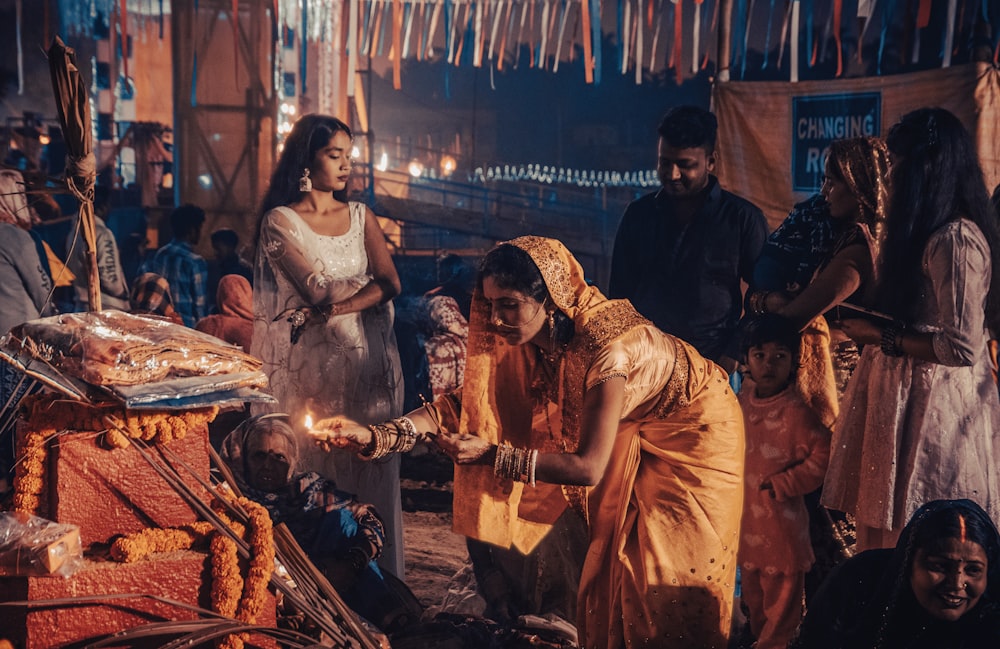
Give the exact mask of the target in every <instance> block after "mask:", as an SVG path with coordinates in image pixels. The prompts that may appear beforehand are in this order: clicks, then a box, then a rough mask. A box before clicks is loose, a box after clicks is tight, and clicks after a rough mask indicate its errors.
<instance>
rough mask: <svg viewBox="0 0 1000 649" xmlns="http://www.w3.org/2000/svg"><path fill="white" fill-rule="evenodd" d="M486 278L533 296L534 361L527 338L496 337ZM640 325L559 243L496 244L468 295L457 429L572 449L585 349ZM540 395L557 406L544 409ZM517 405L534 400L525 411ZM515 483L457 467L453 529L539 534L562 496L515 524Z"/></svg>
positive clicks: (517, 538)
mask: <svg viewBox="0 0 1000 649" xmlns="http://www.w3.org/2000/svg"><path fill="white" fill-rule="evenodd" d="M487 278H491V279H492V281H493V282H494V283H495V284H496V285H497V286H499V287H502V288H504V289H510V290H515V291H518V292H519V293H522V294H523V295H524V297H525V298H526V299H527V300H528V301H529V302H532V303H533V304H532V305H530V306H532V308H533V307H534V304H535V303H537V304H538V305H540V307H539V308H542V309H545V311H546V313H547V314H550V316H551V317H550V318H546V319H547V323H546V324H545V326H544V327H545V328H543V330H542V331H543V333H545V332H547V334H548V336H549V339H550V340H551V343H552V344H551V345H550V346H549V347H550V350H549V352H550V353H549V354H548V356H550V359H549V360H545V361H543V360H540V358H539V350H538V349H537V348H536V347H535V346H534V345H531V344H518V345H509V344H507V343H506V342H505V340H504V337H503V336H502V335H501V334H502V333H503V332H504V322H503V318H502V317H501V318H500V320H501V322H500V323H499V325H498V323H497V322H496V319H497V318H496V317H494V313H493V307H492V306H491V304H490V303H489V302H488V301H487V300H486V299H485V297H484V296H483V291H482V286H483V281H484V280H485V279H487ZM529 310H530V309H529ZM647 322H648V321H646V320H645V319H644V318H643V317H642V316H640V315H639V314H638V313H637V312H636V311H635V309H634V308H632V306H631V304H630V303H629V302H628V301H626V300H608V299H607V298H605V297H604V295H602V294H601V292H600V291H599V290H598V289H597V288H595V287H593V286H591V285H589V284H588V283H587V281H586V278H585V275H584V271H583V267H582V266H581V265H580V263H579V262H578V261H577V260H576V259H575V258H574V257H573V255H572V254H571V253H570V252H569V250H567V248H566V246H564V245H563V244H562V243H561V242H559V241H557V240H555V239H547V238H544V237H535V236H525V237H518V238H516V239H513V240H511V241H507V242H504V243H501V244H500V245H498V246H497V247H495V248H494V249H492V250H491V251H490V252H489V253H487V255H486V256H485V257H484V258H483V260H482V263H481V264H480V268H479V277H478V281H477V288H476V291H475V293H474V294H473V298H472V313H471V317H470V321H469V341H468V355H467V358H466V366H465V379H464V382H463V388H462V405H461V416H460V431H461V432H469V433H472V434H475V435H478V436H480V437H482V438H484V439H486V440H488V441H490V442H492V443H499V442H501V441H506V442H509V443H512V444H514V445H515V446H521V447H530V448H536V449H539V450H540V451H547V452H567V451H569V452H572V451H575V450H576V446H577V443H578V442H579V430H580V414H581V411H582V404H583V383H584V377H585V374H586V371H587V369H588V368H589V365H590V362H591V360H592V358H593V356H594V354H596V353H597V352H598V351H599V350H600V349H601V348H602V347H603V346H604V345H606V344H608V343H609V342H611V341H613V340H614V339H616V338H617V337H620V336H621V335H623V334H624V333H626V332H627V331H629V330H630V329H632V328H633V327H635V326H637V325H640V324H645V323H647ZM507 324H517V323H507ZM543 362H545V363H548V364H550V365H551V367H549V368H548V369H545V368H542V367H541V366H540V365H539V364H540V363H543ZM542 371H545V372H551V373H550V376H549V378H548V379H547V380H546V393H545V395H543V396H540V395H539V392H538V389H537V385H535V384H536V383H537V382H536V381H535V378H536V377H537V376H539V375H540V374H539V373H540V372H542ZM539 399H544V400H546V401H547V402H548V403H551V404H555V406H556V408H554V409H549V408H548V407H547V406H545V405H544V404H541V403H539V402H538V400H539ZM525 404H533V405H535V406H536V407H535V408H534V409H533V408H526V407H525ZM540 408H545V409H547V410H549V415H547V416H546V426H545V430H544V431H541V430H536V427H535V426H534V425H533V424H534V422H533V420H532V415H533V414H534V413H533V411H536V410H539V409H540ZM522 488H523V485H522V484H520V483H514V484H510V483H509V482H500V481H498V480H497V479H496V478H495V477H494V476H493V470H492V467H484V466H475V465H458V466H456V467H455V493H456V494H457V493H467V494H469V497H462V498H456V499H455V503H454V525H455V530H456V532H457V533H459V534H464V535H466V536H471V537H473V538H476V539H479V540H482V541H487V542H489V543H493V544H495V545H499V546H501V547H509V546H511V545H512V544H513V545H516V546H517V547H518V548H519V549H520V550H521V551H522V552H528V551H530V550H531V547H533V543H536V542H537V541H538V540H539V539H540V536H538V535H537V534H538V533H541V534H544V532H545V531H547V530H548V527H547V526H546V525H547V523H551V522H552V520H554V518H552V517H553V516H558V514H559V512H561V511H562V510H563V509H565V502H564V501H563V502H562V507H561V508H557V507H556V506H555V504H553V507H552V511H550V512H547V513H546V515H545V516H540V518H541V519H545V520H539V521H533V523H541V525H534V526H530V525H529V526H524V525H519V524H518V522H517V520H518V504H519V502H520V499H521V491H522ZM569 491H570V490H568V489H564V490H563V492H564V493H566V494H567V497H570V498H575V497H576V496H577V494H573V495H570V494H569ZM574 504H577V503H574ZM522 514H523V512H522ZM549 519H551V520H549ZM531 530H534V532H530V531H531ZM529 532H530V533H529ZM529 537H530V538H529Z"/></svg>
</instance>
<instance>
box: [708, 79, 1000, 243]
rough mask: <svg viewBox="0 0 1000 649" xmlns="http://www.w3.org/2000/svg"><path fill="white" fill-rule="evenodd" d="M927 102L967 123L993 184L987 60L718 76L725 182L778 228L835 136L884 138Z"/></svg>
mask: <svg viewBox="0 0 1000 649" xmlns="http://www.w3.org/2000/svg"><path fill="white" fill-rule="evenodd" d="M924 106H940V107H942V108H946V109H948V110H950V111H951V112H953V113H955V115H957V116H958V118H959V119H961V120H962V122H963V123H964V124H965V126H966V128H968V129H969V132H970V133H972V136H973V139H974V140H975V142H976V147H977V150H978V152H979V159H980V162H981V163H982V166H983V172H984V174H985V177H986V183H987V187H988V188H989V189H990V190H991V191H992V190H993V188H994V187H995V186H996V185H997V183H998V182H1000V70H997V69H995V68H993V66H991V65H988V64H983V63H969V64H966V65H961V66H955V67H951V68H943V69H938V70H929V71H925V72H915V73H912V74H898V75H891V76H885V77H865V78H859V79H836V80H830V81H804V82H800V83H787V82H777V81H765V82H752V81H745V82H744V81H729V82H725V83H716V84H715V86H714V88H713V89H712V109H713V110H714V111H715V114H716V115H717V116H718V118H719V140H718V147H717V148H718V153H719V155H718V164H717V171H718V175H719V180H720V181H721V182H722V186H723V187H725V188H726V189H728V190H729V191H731V192H734V193H736V194H739V195H740V196H743V197H744V198H746V199H748V200H750V201H752V202H753V203H755V204H756V205H757V206H758V207H760V208H761V209H762V210H763V211H764V214H765V215H766V216H767V218H768V221H769V224H770V226H771V227H772V228H775V227H777V226H778V224H779V223H781V221H782V220H783V219H784V218H785V216H787V214H788V212H789V210H790V209H791V208H792V206H793V205H794V204H795V203H796V202H799V201H801V200H804V199H805V198H808V197H809V196H810V195H811V194H813V193H815V192H816V191H818V190H819V187H820V185H821V184H822V176H823V162H824V156H825V150H826V148H827V147H828V146H829V144H830V142H832V141H833V140H836V139H839V138H843V137H854V136H859V135H884V134H885V132H888V130H889V128H890V127H891V126H892V125H893V124H895V123H896V122H897V121H898V120H899V118H900V117H902V116H903V115H904V114H906V113H908V112H909V111H911V110H915V109H917V108H922V107H924Z"/></svg>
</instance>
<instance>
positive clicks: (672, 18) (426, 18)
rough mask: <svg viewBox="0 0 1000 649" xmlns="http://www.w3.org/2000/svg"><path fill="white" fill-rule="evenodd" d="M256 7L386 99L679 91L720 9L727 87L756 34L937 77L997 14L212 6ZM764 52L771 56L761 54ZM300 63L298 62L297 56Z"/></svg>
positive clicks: (800, 1) (656, 0)
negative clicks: (435, 70)
mask: <svg viewBox="0 0 1000 649" xmlns="http://www.w3.org/2000/svg"><path fill="white" fill-rule="evenodd" d="M261 1H264V2H267V3H268V4H269V5H270V7H269V9H270V11H271V13H272V17H273V18H274V19H275V23H276V27H278V28H279V29H276V30H275V31H276V33H277V32H279V31H285V32H287V31H288V30H291V31H294V32H295V33H297V34H300V35H302V36H303V37H304V38H305V39H306V40H308V41H310V42H324V43H335V44H336V47H337V49H338V51H339V52H342V53H344V54H346V55H347V56H348V59H349V60H348V67H349V70H348V72H349V74H348V77H347V78H348V79H351V78H352V77H353V72H354V69H356V66H357V61H358V58H359V57H368V56H371V57H386V58H387V59H389V60H390V61H391V63H392V66H393V81H394V84H395V85H396V87H397V88H398V87H400V76H401V65H402V62H403V61H405V60H415V61H441V60H444V61H446V62H447V63H449V64H452V65H456V66H459V65H471V66H475V67H485V66H490V67H493V68H495V69H496V70H498V71H502V70H505V69H508V68H511V67H528V68H536V69H540V70H548V71H551V72H558V71H559V68H560V65H561V64H563V63H566V62H571V63H576V62H577V61H582V67H583V74H584V78H585V81H586V82H587V83H593V84H598V83H600V81H601V70H602V67H606V69H611V68H610V65H609V66H605V65H604V63H605V61H603V57H604V55H605V54H606V52H605V50H612V51H610V52H607V54H611V55H613V56H614V57H615V59H614V67H613V69H614V70H616V71H618V72H619V73H621V74H622V75H634V78H635V82H636V83H642V82H643V79H644V76H646V75H656V74H661V73H663V72H665V71H668V70H672V71H673V73H674V75H675V77H676V80H677V81H678V83H679V82H682V81H683V80H684V78H685V76H686V75H690V74H695V73H697V72H698V71H700V70H702V69H705V68H706V67H707V66H708V63H709V62H710V61H711V60H713V59H714V58H715V57H716V49H715V47H716V44H717V39H718V35H717V34H718V27H719V25H720V21H721V17H720V12H721V10H722V9H723V8H724V7H725V6H726V5H727V4H728V5H730V6H731V10H732V29H731V32H730V38H731V60H730V66H731V69H732V70H734V71H738V74H736V75H735V76H736V77H737V78H744V77H746V75H747V64H748V60H749V57H748V53H749V51H750V49H751V45H752V44H753V43H752V42H751V34H756V33H760V34H761V35H762V36H763V39H764V48H763V50H764V51H763V63H762V68H767V67H769V66H772V65H773V66H777V67H778V68H784V67H790V68H791V70H792V76H793V80H794V77H795V76H796V74H797V73H796V70H797V68H798V65H799V62H798V58H801V59H802V64H803V65H805V66H808V67H812V66H815V65H816V64H817V62H820V61H835V62H836V76H841V75H842V74H844V72H845V64H846V62H847V60H848V58H849V57H852V56H853V57H856V58H857V59H858V61H859V62H860V61H863V60H864V59H865V58H866V57H870V56H875V57H876V70H877V71H878V72H879V73H880V72H881V63H882V59H883V57H884V55H885V52H886V50H887V47H886V44H887V41H888V40H889V39H890V38H892V37H893V33H892V30H890V26H903V29H902V32H905V33H900V34H897V35H896V37H897V38H901V39H902V40H901V42H902V43H906V44H911V46H912V48H913V49H912V59H913V61H914V62H916V59H917V56H918V52H919V43H920V41H921V39H922V38H923V39H928V38H930V39H940V42H941V47H940V50H939V59H940V64H941V65H942V66H943V67H947V66H948V65H950V63H951V59H952V56H953V55H954V53H955V51H956V47H957V45H958V44H961V43H966V42H969V41H971V40H972V38H973V35H974V34H973V32H974V29H975V26H976V25H977V23H983V22H985V23H987V24H992V22H991V21H993V20H994V19H995V14H997V13H1000V6H998V3H997V2H996V1H995V0H978V1H976V0H966V1H963V2H957V1H955V0H952V1H950V2H948V3H947V8H946V9H945V10H944V11H945V15H944V16H943V18H944V20H943V21H936V20H935V21H932V20H931V15H932V11H931V9H932V6H931V5H932V0H914V1H913V2H899V1H898V0H882V1H881V2H877V1H876V0H858V1H857V2H856V3H845V2H844V1H843V0H831V1H830V2H817V1H816V0H790V1H787V2H783V3H778V2H775V0H770V1H769V3H768V5H767V15H766V24H762V22H763V21H762V20H761V15H762V14H763V9H762V8H760V7H756V5H758V4H761V5H762V3H756V2H755V0H730V1H729V2H728V3H726V2H724V0H227V2H224V3H223V2H221V0H218V2H219V4H220V6H223V5H224V6H227V7H230V9H229V10H230V11H232V12H239V11H240V7H243V8H244V9H245V8H246V7H247V6H249V5H250V3H251V2H261ZM230 2H231V4H230ZM196 4H197V3H196ZM59 6H60V18H61V21H62V24H63V25H64V26H65V27H66V28H67V30H68V31H70V32H77V33H80V32H82V33H91V32H92V31H93V30H94V29H95V22H101V21H103V22H104V24H105V26H108V25H110V26H112V27H113V28H114V29H116V31H118V33H119V34H121V35H124V34H127V33H140V32H141V33H142V34H143V35H144V36H143V37H145V35H146V34H147V33H148V31H147V30H146V29H145V28H146V27H148V26H149V25H150V24H153V25H156V26H158V28H159V34H160V37H161V38H162V37H163V29H164V27H163V26H164V15H165V14H169V12H170V1H169V0H60V3H59ZM755 9H756V10H755ZM855 19H856V20H855ZM167 22H169V18H168V19H167ZM234 22H235V21H234ZM858 24H860V25H861V27H860V29H859V28H858V27H857V25H858ZM875 30H878V31H877V34H878V36H877V38H875V39H874V40H875V41H876V42H877V46H870V47H871V48H872V52H870V53H866V52H865V51H864V42H865V41H864V38H865V36H866V35H867V34H868V33H869V32H870V33H872V34H873V35H874V34H875V33H876V32H875ZM849 31H850V33H851V34H853V36H854V40H855V41H857V43H861V44H862V46H861V47H859V46H858V45H857V43H854V42H853V41H852V44H851V45H850V46H848V44H847V39H846V38H844V36H845V34H847V33H848V32H849ZM278 37H279V38H282V36H280V35H279V36H278ZM757 40H760V37H757ZM988 40H989V43H988V45H989V46H990V47H991V51H992V55H993V60H994V63H996V62H997V61H998V58H1000V29H993V30H992V34H991V36H990V37H989V38H988ZM800 42H801V43H802V45H803V47H802V48H801V52H802V53H801V55H800V57H793V56H791V54H792V53H795V52H799V51H800V48H799V47H798V45H799V43H800ZM754 43H756V41H755V42H754ZM774 43H777V47H776V48H774V49H776V52H772V51H771V50H772V48H773V47H774V46H773V44H774ZM756 47H757V48H758V49H760V43H756ZM302 49H303V50H304V49H305V48H302ZM786 52H789V54H787V55H786ZM772 54H774V56H773V58H772ZM301 56H302V60H303V62H304V61H305V53H304V52H303V53H302V54H301ZM906 57H907V58H908V59H909V58H910V51H909V50H908V51H907V52H906ZM607 63H609V64H610V63H611V61H607ZM351 68H354V69H351Z"/></svg>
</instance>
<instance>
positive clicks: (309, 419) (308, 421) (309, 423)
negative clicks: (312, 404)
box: [306, 415, 313, 429]
mask: <svg viewBox="0 0 1000 649" xmlns="http://www.w3.org/2000/svg"><path fill="white" fill-rule="evenodd" d="M312 427H313V418H312V415H306V428H309V429H312Z"/></svg>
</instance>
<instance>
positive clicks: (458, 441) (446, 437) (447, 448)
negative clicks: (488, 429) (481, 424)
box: [434, 432, 493, 464]
mask: <svg viewBox="0 0 1000 649" xmlns="http://www.w3.org/2000/svg"><path fill="white" fill-rule="evenodd" d="M434 441H436V442H437V445H438V446H439V447H440V448H441V450H442V451H444V452H445V455H447V456H448V457H450V458H451V459H452V461H454V462H455V464H472V463H474V462H476V461H477V460H479V459H481V458H483V457H484V456H486V454H487V453H488V452H489V451H490V450H492V449H493V445H492V444H490V443H489V442H487V441H486V440H485V439H483V438H482V437H476V436H475V435H468V434H464V435H459V434H457V433H448V432H441V433H440V434H439V435H437V436H436V437H435V438H434Z"/></svg>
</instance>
